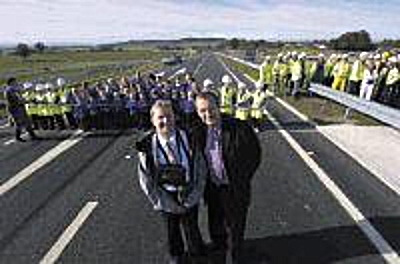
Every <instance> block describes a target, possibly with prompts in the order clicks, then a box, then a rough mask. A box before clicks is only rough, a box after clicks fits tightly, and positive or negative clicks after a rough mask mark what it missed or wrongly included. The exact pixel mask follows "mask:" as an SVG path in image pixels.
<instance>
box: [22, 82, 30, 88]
mask: <svg viewBox="0 0 400 264" xmlns="http://www.w3.org/2000/svg"><path fill="white" fill-rule="evenodd" d="M22 87H24V89H30V88H32V87H33V84H32V83H31V82H24V84H22Z"/></svg>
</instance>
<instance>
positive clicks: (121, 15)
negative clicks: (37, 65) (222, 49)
mask: <svg viewBox="0 0 400 264" xmlns="http://www.w3.org/2000/svg"><path fill="white" fill-rule="evenodd" d="M397 5H398V3H396V1H395V0H388V1H386V2H380V1H377V0H373V1H367V0H351V1H346V0H338V1H336V2H335V3H331V2H330V1H328V0H312V1H305V0H281V1H279V0H214V1H213V0H203V1H201V0H192V1H185V2H181V1H178V0H148V1H146V2H139V3H135V2H133V1H130V0H68V1H67V0H52V1H50V0H0V7H1V8H0V35H1V36H2V38H1V39H0V41H1V43H0V44H1V45H12V44H14V45H15V44H17V43H28V44H34V43H36V42H39V41H40V42H44V43H55V44H57V43H74V44H75V43H76V44H78V45H79V44H85V45H96V44H108V43H115V42H125V41H129V40H137V41H144V40H176V39H182V38H226V39H231V38H232V37H236V38H239V39H263V40H266V41H292V42H293V41H300V42H301V41H307V40H309V41H312V40H330V39H333V38H337V37H339V36H340V35H341V34H343V33H345V32H354V31H360V30H366V31H367V32H369V33H370V35H371V38H372V40H373V41H374V42H375V41H381V40H383V39H399V38H400V29H399V28H398V27H397V25H398V24H400V16H398V11H399V9H398V8H394V7H397ZM10 21H13V23H12V25H13V26H12V27H9V26H8V24H9V22H10Z"/></svg>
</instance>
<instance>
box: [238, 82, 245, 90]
mask: <svg viewBox="0 0 400 264" xmlns="http://www.w3.org/2000/svg"><path fill="white" fill-rule="evenodd" d="M238 88H239V89H244V88H246V84H245V83H243V82H239V83H238Z"/></svg>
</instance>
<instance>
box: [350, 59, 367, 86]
mask: <svg viewBox="0 0 400 264" xmlns="http://www.w3.org/2000/svg"><path fill="white" fill-rule="evenodd" d="M364 69H365V64H364V63H362V62H361V61H360V60H356V61H355V62H354V63H353V66H352V67H351V73H350V81H354V82H359V81H362V79H363V74H364Z"/></svg>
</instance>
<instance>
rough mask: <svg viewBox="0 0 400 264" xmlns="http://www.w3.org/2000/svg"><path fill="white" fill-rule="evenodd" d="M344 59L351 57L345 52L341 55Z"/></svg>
mask: <svg viewBox="0 0 400 264" xmlns="http://www.w3.org/2000/svg"><path fill="white" fill-rule="evenodd" d="M341 58H342V59H348V58H349V54H347V53H345V54H343V55H342V56H341Z"/></svg>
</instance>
